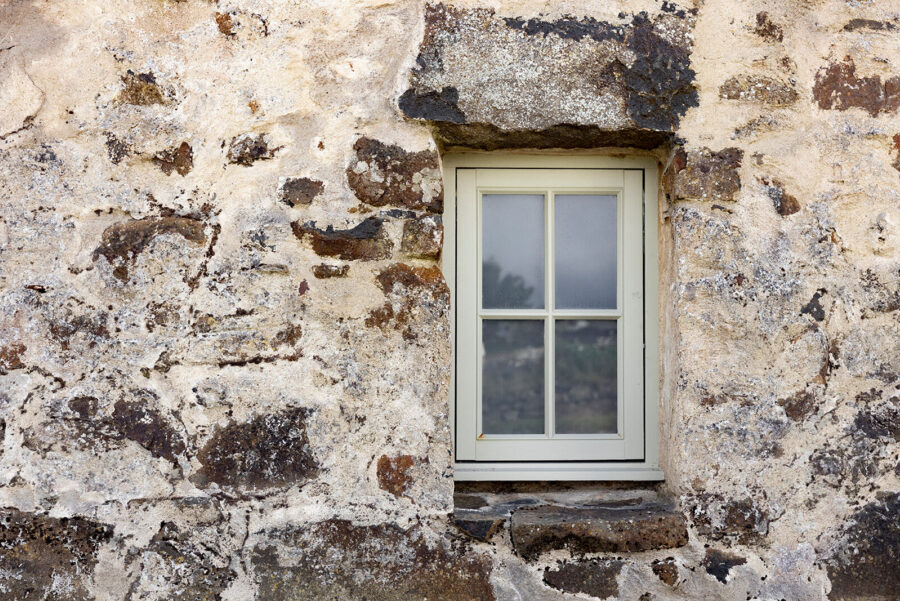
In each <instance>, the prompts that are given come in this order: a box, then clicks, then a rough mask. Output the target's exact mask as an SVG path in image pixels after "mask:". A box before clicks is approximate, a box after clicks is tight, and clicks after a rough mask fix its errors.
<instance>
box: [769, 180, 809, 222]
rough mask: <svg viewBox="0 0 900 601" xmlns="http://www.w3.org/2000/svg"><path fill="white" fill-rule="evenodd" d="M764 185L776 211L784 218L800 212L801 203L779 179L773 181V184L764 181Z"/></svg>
mask: <svg viewBox="0 0 900 601" xmlns="http://www.w3.org/2000/svg"><path fill="white" fill-rule="evenodd" d="M763 185H764V186H765V188H766V194H768V195H769V198H771V199H772V204H773V205H774V206H775V211H776V212H777V213H778V214H779V215H781V216H782V217H787V216H788V215H793V214H794V213H796V212H798V211H799V210H800V208H801V207H800V201H798V200H797V199H796V198H795V197H794V196H792V195H791V194H788V193H787V191H785V189H784V184H782V183H781V182H780V181H778V180H777V179H773V180H772V181H771V183H770V182H769V180H767V179H763Z"/></svg>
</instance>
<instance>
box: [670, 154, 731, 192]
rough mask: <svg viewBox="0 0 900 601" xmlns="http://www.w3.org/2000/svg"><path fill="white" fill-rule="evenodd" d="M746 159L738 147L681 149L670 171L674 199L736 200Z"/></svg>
mask: <svg viewBox="0 0 900 601" xmlns="http://www.w3.org/2000/svg"><path fill="white" fill-rule="evenodd" d="M743 158H744V151H743V150H740V149H739V148H725V149H723V150H720V151H718V152H715V151H712V150H710V149H709V148H703V149H701V150H695V151H691V152H685V151H684V150H678V151H677V152H676V154H675V157H674V159H673V161H672V164H671V166H670V167H669V171H668V173H667V176H668V177H670V178H671V180H670V189H671V190H672V194H673V195H674V200H688V199H690V200H707V201H717V202H720V201H728V200H734V196H735V194H737V192H738V191H739V190H740V189H741V176H740V172H739V170H740V168H741V161H742V160H743Z"/></svg>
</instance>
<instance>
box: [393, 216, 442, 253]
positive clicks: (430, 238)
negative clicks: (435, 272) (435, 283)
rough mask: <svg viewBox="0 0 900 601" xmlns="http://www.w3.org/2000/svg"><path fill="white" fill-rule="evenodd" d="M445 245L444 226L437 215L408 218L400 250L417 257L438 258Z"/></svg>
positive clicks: (404, 226)
mask: <svg viewBox="0 0 900 601" xmlns="http://www.w3.org/2000/svg"><path fill="white" fill-rule="evenodd" d="M443 246H444V226H443V225H442V224H441V218H440V217H439V216H437V215H424V216H422V217H419V218H417V219H408V220H407V221H406V222H405V223H404V224H403V241H402V242H401V243H400V251H401V252H403V254H405V255H406V256H408V257H412V258H416V259H438V258H440V256H441V248H443Z"/></svg>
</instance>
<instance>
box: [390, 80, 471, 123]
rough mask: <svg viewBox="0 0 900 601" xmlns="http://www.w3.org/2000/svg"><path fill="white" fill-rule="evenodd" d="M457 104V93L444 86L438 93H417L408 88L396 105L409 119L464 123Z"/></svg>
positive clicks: (463, 117)
mask: <svg viewBox="0 0 900 601" xmlns="http://www.w3.org/2000/svg"><path fill="white" fill-rule="evenodd" d="M458 102H459V91H458V90H457V89H456V88H454V87H453V86H444V87H443V88H441V91H440V92H437V91H435V90H428V91H426V92H422V93H419V92H417V91H416V90H415V89H413V88H410V89H408V90H406V91H405V92H403V94H402V95H401V96H400V98H399V100H398V102H397V105H398V106H399V107H400V110H401V111H403V114H404V115H406V116H407V117H409V118H411V119H426V120H428V121H446V122H447V123H465V122H466V115H465V113H463V112H462V110H460V108H459V107H458V106H457V103H458Z"/></svg>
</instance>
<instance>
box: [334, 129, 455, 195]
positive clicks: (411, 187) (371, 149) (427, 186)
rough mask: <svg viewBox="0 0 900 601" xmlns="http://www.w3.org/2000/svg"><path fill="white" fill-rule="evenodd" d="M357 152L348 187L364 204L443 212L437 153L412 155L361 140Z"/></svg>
mask: <svg viewBox="0 0 900 601" xmlns="http://www.w3.org/2000/svg"><path fill="white" fill-rule="evenodd" d="M353 150H354V152H356V160H355V161H352V162H351V164H350V166H349V167H347V183H348V184H349V185H350V189H351V190H353V193H354V194H356V197H357V198H359V199H360V200H361V201H363V202H364V203H366V204H369V205H372V206H374V207H382V206H384V205H394V206H399V207H406V208H409V209H427V210H429V211H435V212H440V210H441V209H442V208H443V205H444V187H443V183H442V182H441V171H440V164H439V162H438V155H437V153H435V152H433V151H430V150H422V151H419V152H408V151H406V150H404V149H403V148H401V147H399V146H397V145H394V144H385V143H384V142H381V141H379V140H373V139H371V138H360V139H358V140H357V141H356V143H355V144H354V145H353Z"/></svg>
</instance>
